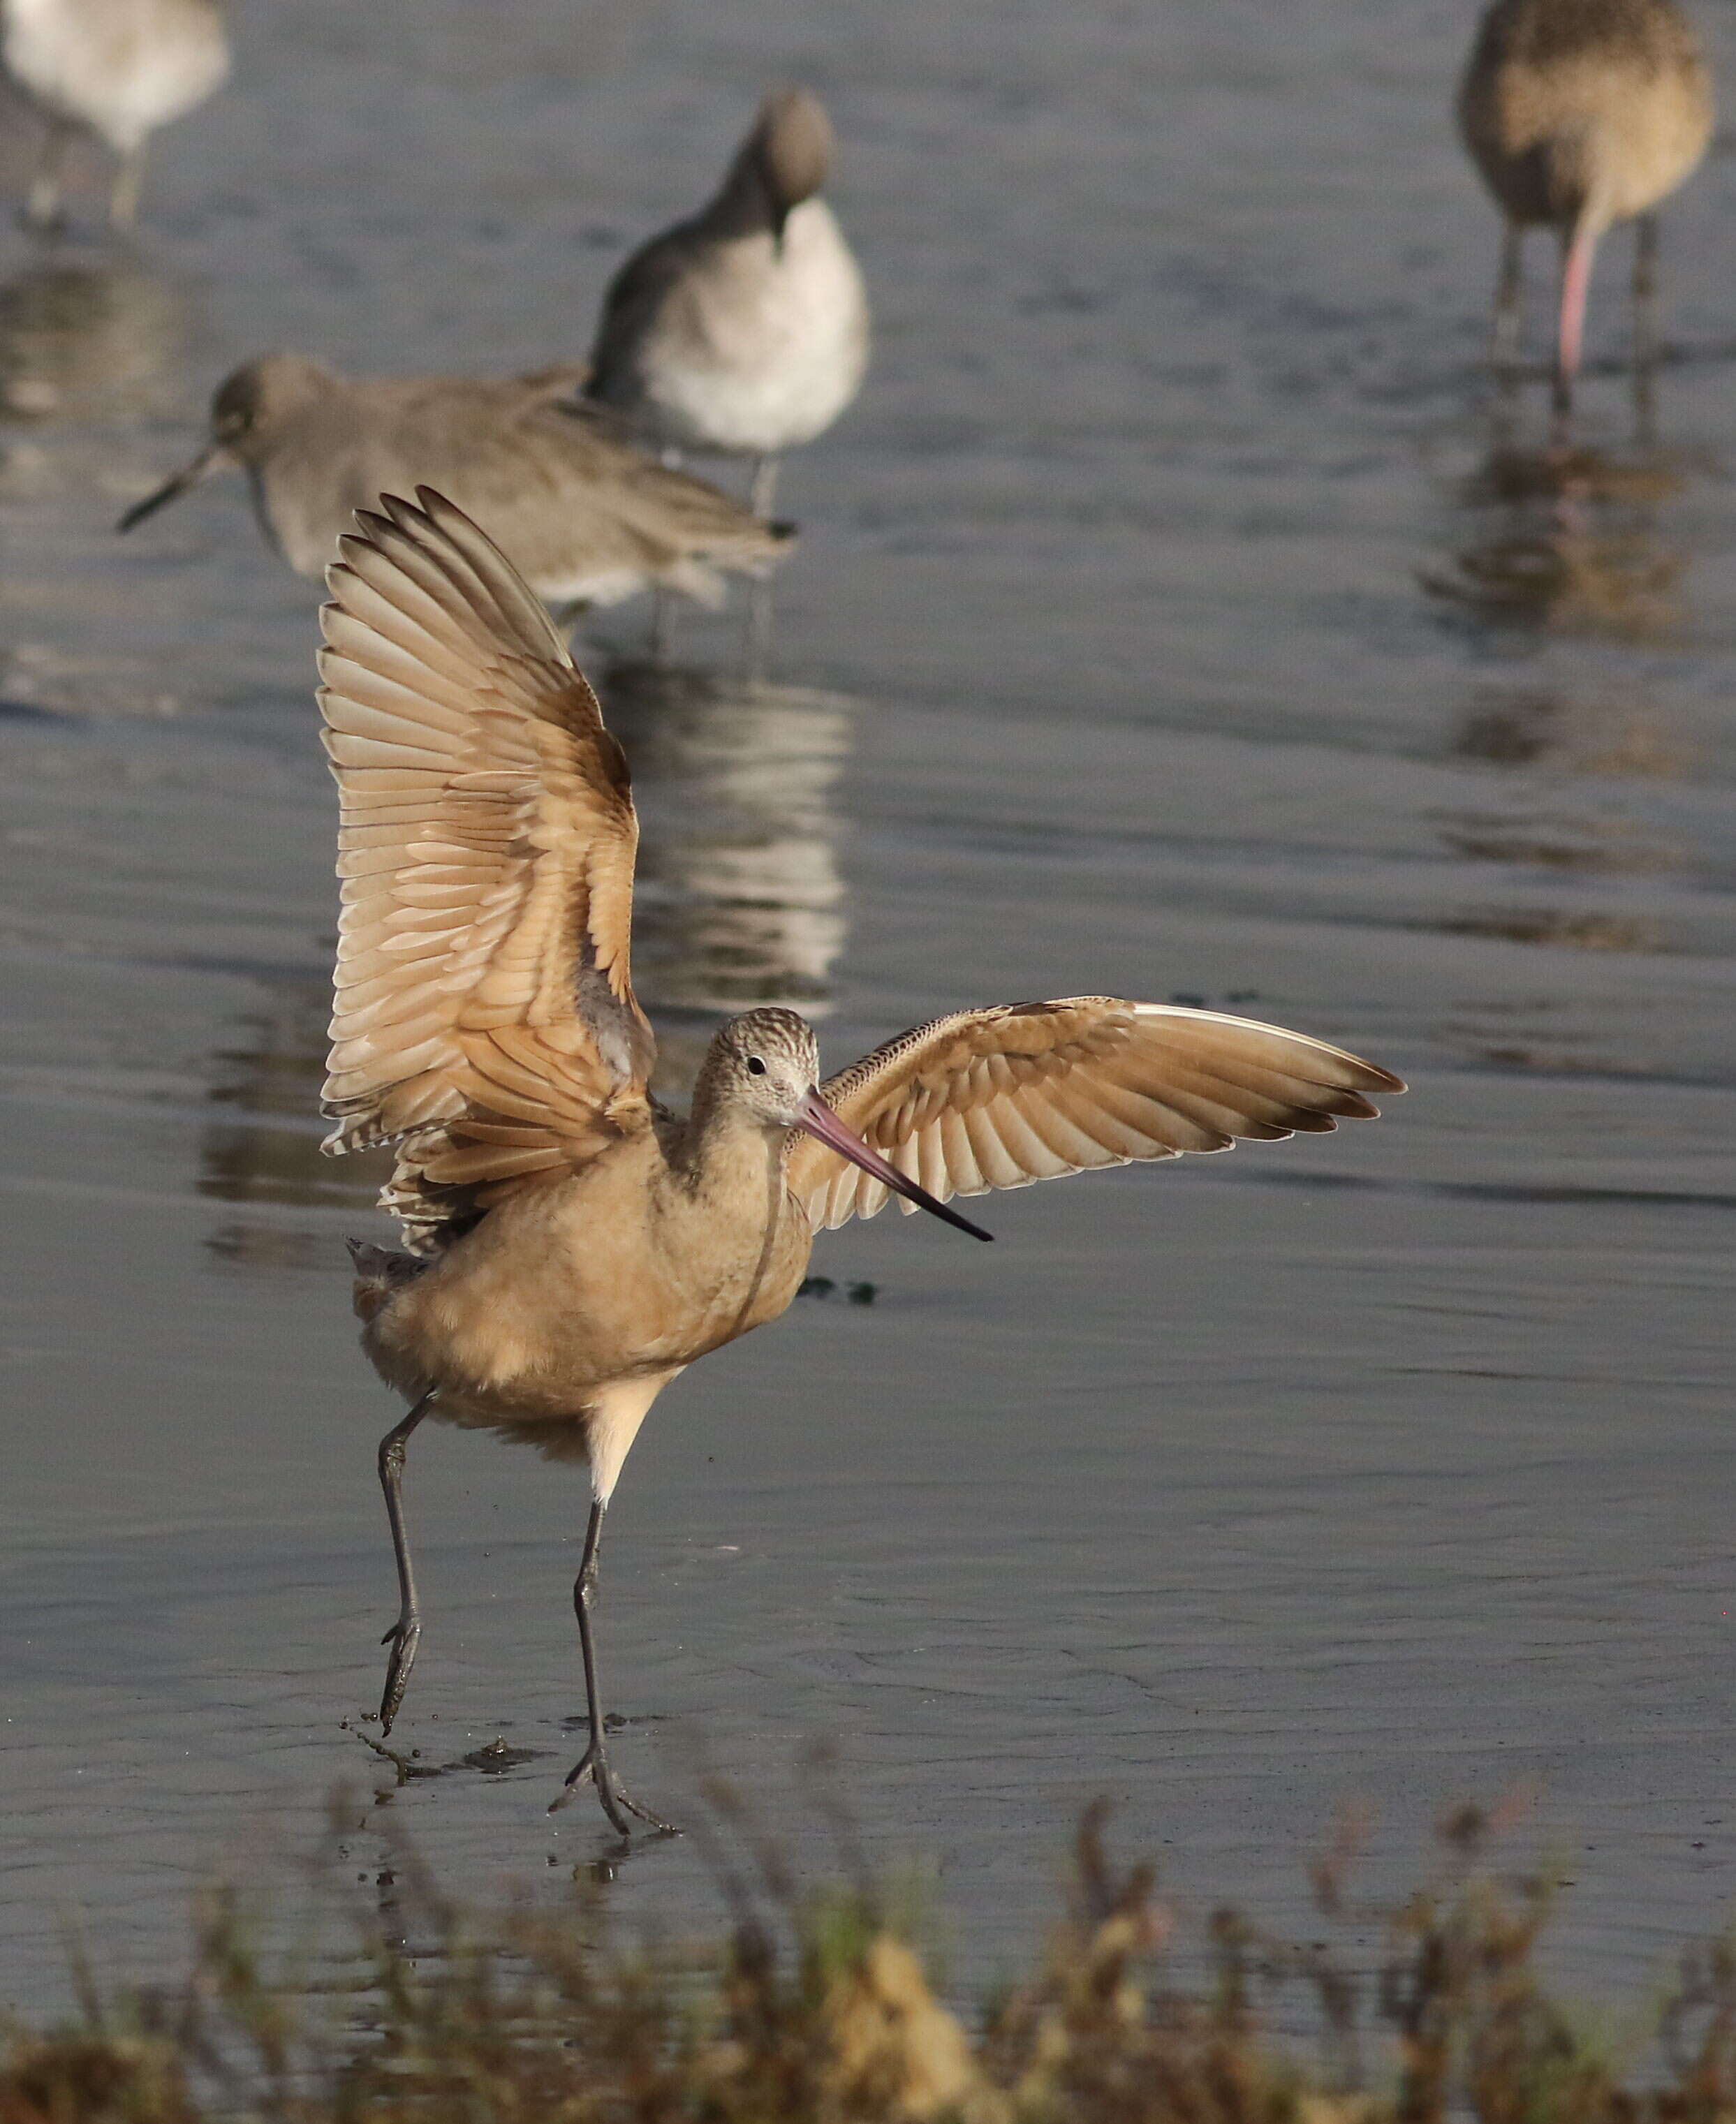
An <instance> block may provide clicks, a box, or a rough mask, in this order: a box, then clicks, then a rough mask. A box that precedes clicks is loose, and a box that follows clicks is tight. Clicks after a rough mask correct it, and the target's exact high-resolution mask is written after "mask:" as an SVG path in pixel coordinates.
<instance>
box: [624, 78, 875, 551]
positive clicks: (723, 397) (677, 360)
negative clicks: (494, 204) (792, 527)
mask: <svg viewBox="0 0 1736 2124" xmlns="http://www.w3.org/2000/svg"><path fill="white" fill-rule="evenodd" d="M832 144H833V143H832V128H831V121H830V119H829V118H828V117H827V116H826V109H825V106H823V105H822V104H821V101H820V100H819V98H818V97H817V96H813V95H812V94H811V93H810V92H808V91H807V89H802V88H789V89H783V90H780V91H779V92H777V93H776V94H774V95H772V96H768V97H767V98H766V100H765V101H764V104H762V105H761V106H760V115H759V116H758V117H757V118H756V119H755V121H754V127H753V130H752V131H751V132H750V134H748V136H747V138H746V139H745V140H744V141H743V142H742V143H741V148H739V150H738V151H737V153H736V157H735V160H734V161H733V162H732V163H731V164H730V166H729V172H728V174H727V176H725V178H724V180H723V183H722V187H721V189H720V190H718V192H717V195H716V197H715V198H713V200H711V201H710V202H709V203H708V204H707V205H706V206H704V207H703V208H702V209H700V211H699V213H698V214H695V215H694V217H693V219H691V220H689V221H682V222H677V223H676V224H675V227H674V228H669V229H666V230H665V231H664V233H662V234H661V236H655V237H652V239H651V241H650V242H648V243H647V244H645V245H644V246H643V247H642V248H641V249H639V250H637V251H635V252H634V253H633V256H632V257H630V258H629V259H628V261H627V262H626V264H625V265H624V266H622V267H621V269H620V270H619V272H618V273H617V274H616V275H615V276H614V280H612V281H611V282H610V284H609V291H608V293H607V294H606V295H605V297H604V298H603V313H602V317H601V318H600V321H599V322H598V325H597V332H596V341H595V345H594V346H593V348H592V350H591V357H590V364H591V374H590V384H589V386H588V388H589V391H590V396H591V397H594V398H595V399H597V400H599V401H600V402H601V403H602V404H604V405H605V406H613V407H614V409H615V410H616V411H618V412H619V413H620V414H622V415H623V416H625V417H626V418H627V419H628V420H629V421H633V423H634V425H636V426H637V427H639V428H640V429H642V430H643V431H644V432H645V433H646V434H647V435H649V436H651V437H652V439H654V440H655V441H656V442H657V443H659V444H662V445H664V446H665V447H666V448H670V449H684V450H701V451H717V452H720V453H723V454H725V455H728V456H732V457H750V458H754V459H755V472H754V481H753V490H752V506H753V508H754V509H755V511H756V512H757V513H758V514H759V515H762V516H764V515H768V514H769V511H770V508H771V502H772V491H773V486H774V482H775V479H776V475H777V459H778V458H779V454H780V453H782V452H783V451H784V450H788V449H795V448H796V447H797V445H798V444H802V443H808V442H812V440H813V439H814V438H815V436H816V435H819V434H821V432H822V431H823V430H825V429H827V428H829V427H830V425H832V423H833V421H835V420H836V419H837V417H838V416H839V415H840V413H841V412H842V411H844V407H845V406H848V405H849V402H850V401H851V400H852V399H853V398H854V397H855V395H856V392H857V391H858V389H859V388H860V385H861V383H862V376H863V370H864V369H865V368H866V367H867V365H868V297H867V295H866V294H865V293H864V291H863V284H862V275H861V273H860V271H859V270H858V267H857V265H856V261H855V259H854V257H853V256H852V255H851V252H850V248H849V245H848V244H847V243H846V242H844V237H843V234H842V233H841V232H840V228H839V227H838V223H837V222H836V221H835V219H834V218H833V214H832V210H831V209H830V207H829V206H828V205H827V204H826V201H825V200H823V199H821V197H820V188H821V186H822V185H823V184H824V183H825V182H826V176H827V174H828V172H829V171H830V168H831V162H832Z"/></svg>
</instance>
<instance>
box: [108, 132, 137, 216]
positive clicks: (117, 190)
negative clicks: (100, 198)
mask: <svg viewBox="0 0 1736 2124" xmlns="http://www.w3.org/2000/svg"><path fill="white" fill-rule="evenodd" d="M143 189H144V149H143V147H142V146H140V147H137V148H129V150H128V151H127V153H125V154H124V155H123V156H122V157H121V158H120V168H119V169H118V170H116V171H115V181H114V184H113V185H112V186H111V188H110V190H109V226H110V228H119V229H129V228H132V227H133V225H134V223H135V222H136V221H137V220H138V219H139V194H140V193H141V192H142V191H143Z"/></svg>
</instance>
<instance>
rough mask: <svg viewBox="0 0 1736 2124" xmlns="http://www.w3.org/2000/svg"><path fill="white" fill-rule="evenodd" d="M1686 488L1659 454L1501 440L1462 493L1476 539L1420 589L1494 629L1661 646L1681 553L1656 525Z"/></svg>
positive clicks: (1674, 604) (1672, 609) (1429, 573)
mask: <svg viewBox="0 0 1736 2124" xmlns="http://www.w3.org/2000/svg"><path fill="white" fill-rule="evenodd" d="M1684 484H1685V482H1684V480H1683V477H1682V472H1681V471H1680V470H1679V469H1678V468H1676V467H1674V466H1672V464H1670V463H1668V462H1667V461H1666V460H1665V459H1664V458H1662V457H1659V456H1656V455H1652V456H1644V455H1642V456H1637V457H1631V458H1630V457H1626V456H1620V457H1618V456H1616V455H1614V454H1609V453H1602V452H1599V451H1597V450H1593V449H1583V448H1581V449H1562V450H1543V451H1531V452H1528V451H1525V450H1522V449H1516V448H1513V446H1511V445H1510V444H1507V443H1505V442H1504V441H1503V442H1498V443H1497V444H1496V446H1495V447H1494V449H1492V450H1491V451H1490V452H1489V455H1488V456H1487V457H1486V458H1484V461H1483V463H1481V465H1480V467H1479V468H1478V469H1477V471H1476V472H1475V473H1474V474H1473V475H1472V477H1470V480H1468V481H1467V482H1465V486H1464V488H1463V491H1462V493H1461V500H1462V503H1463V505H1464V506H1465V509H1466V510H1468V511H1469V512H1470V514H1471V515H1473V517H1474V518H1475V524H1476V533H1475V536H1474V537H1473V538H1471V539H1470V541H1468V542H1467V543H1465V544H1464V545H1462V546H1461V547H1459V548H1458V550H1457V551H1456V552H1455V553H1454V554H1453V556H1452V557H1451V562H1449V563H1448V564H1447V566H1445V567H1435V568H1431V569H1428V570H1425V571H1423V577H1422V581H1423V589H1424V590H1426V591H1427V592H1428V594H1429V595H1430V596H1431V597H1433V598H1435V599H1438V600H1440V601H1441V602H1442V604H1445V605H1448V606H1451V607H1453V608H1456V609H1457V610H1459V611H1460V612H1461V613H1467V614H1469V615H1471V616H1472V617H1474V618H1475V619H1477V620H1478V621H1480V622H1481V623H1484V624H1485V625H1488V626H1491V627H1503V628H1514V629H1527V630H1534V631H1536V632H1564V633H1583V634H1598V635H1604V636H1609V637H1615V638H1616V639H1619V640H1624V641H1664V640H1667V639H1668V638H1669V637H1671V636H1672V635H1673V634H1675V633H1676V632H1678V631H1679V630H1680V628H1681V627H1682V624H1683V622H1684V619H1685V617H1686V614H1685V609H1684V606H1683V604H1682V575H1683V572H1684V571H1685V568H1686V566H1687V555H1686V554H1685V553H1684V552H1682V550H1681V548H1680V547H1677V546H1675V545H1672V543H1670V542H1669V541H1668V540H1667V539H1666V538H1664V537H1663V535H1662V534H1661V532H1660V528H1659V527H1660V519H1661V516H1662V514H1663V507H1664V505H1665V504H1666V503H1668V501H1669V500H1671V499H1672V497H1673V496H1676V495H1677V494H1679V493H1680V492H1681V491H1682V487H1683V486H1684Z"/></svg>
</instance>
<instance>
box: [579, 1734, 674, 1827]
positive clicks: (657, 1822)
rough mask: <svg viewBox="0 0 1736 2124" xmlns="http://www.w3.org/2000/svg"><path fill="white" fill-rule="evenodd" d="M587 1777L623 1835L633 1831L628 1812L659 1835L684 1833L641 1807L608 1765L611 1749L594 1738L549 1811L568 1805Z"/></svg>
mask: <svg viewBox="0 0 1736 2124" xmlns="http://www.w3.org/2000/svg"><path fill="white" fill-rule="evenodd" d="M587 1778H588V1779H590V1782H591V1783H593V1784H594V1785H595V1787H596V1788H597V1797H598V1799H599V1800H600V1802H602V1807H603V1812H604V1813H605V1814H606V1815H607V1816H609V1821H610V1824H611V1825H612V1826H614V1828H616V1829H618V1830H619V1831H620V1833H621V1835H623V1836H631V1835H632V1834H633V1825H632V1823H630V1822H629V1821H628V1820H627V1816H628V1815H629V1814H630V1815H633V1816H635V1817H636V1819H637V1820H638V1821H642V1822H643V1823H644V1824H645V1826H646V1827H647V1829H654V1830H656V1832H657V1834H658V1835H659V1836H679V1835H680V1834H681V1832H680V1830H679V1829H677V1828H676V1826H675V1824H674V1822H672V1821H665V1820H664V1819H663V1817H662V1816H661V1815H660V1814H653V1813H652V1811H651V1809H650V1808H649V1807H641V1806H640V1804H639V1802H637V1800H636V1799H635V1798H634V1797H633V1794H632V1793H629V1792H628V1789H627V1788H626V1786H625V1785H623V1783H621V1781H620V1779H619V1778H618V1777H617V1776H616V1775H615V1774H614V1771H613V1770H612V1769H610V1768H609V1755H608V1752H607V1750H605V1748H604V1746H603V1744H602V1742H601V1741H592V1742H591V1744H590V1746H589V1747H588V1748H587V1749H586V1750H585V1752H584V1754H583V1755H581V1756H580V1758H579V1760H577V1762H576V1763H575V1764H574V1765H573V1766H572V1770H571V1771H570V1772H569V1773H568V1774H567V1782H566V1783H565V1785H563V1786H562V1788H561V1791H560V1793H559V1794H558V1795H557V1797H555V1798H554V1799H553V1800H551V1801H550V1802H549V1803H548V1812H550V1813H551V1814H553V1812H555V1810H556V1809H557V1807H565V1806H566V1804H567V1801H568V1800H570V1799H571V1798H572V1796H573V1794H574V1793H576V1791H577V1790H578V1788H579V1787H580V1786H581V1784H583V1783H585V1781H586V1779H587Z"/></svg>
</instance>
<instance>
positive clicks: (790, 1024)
mask: <svg viewBox="0 0 1736 2124" xmlns="http://www.w3.org/2000/svg"><path fill="white" fill-rule="evenodd" d="M694 1105H695V1109H696V1111H698V1110H699V1109H701V1108H703V1110H704V1111H706V1112H707V1113H708V1114H721V1113H723V1112H729V1113H731V1114H732V1115H734V1116H746V1117H748V1118H750V1119H751V1120H752V1121H757V1122H758V1123H759V1125H760V1127H761V1128H763V1129H764V1130H766V1131H767V1133H768V1134H771V1133H774V1132H780V1131H788V1130H792V1129H801V1130H804V1131H805V1132H806V1133H807V1135H812V1136H817V1137H818V1138H819V1140H820V1141H821V1143H823V1144H826V1147H827V1148H828V1149H831V1150H835V1151H836V1152H837V1154H838V1155H839V1156H840V1158H848V1159H849V1162H850V1163H851V1164H852V1165H859V1166H860V1167H861V1168H862V1170H863V1172H868V1173H872V1174H873V1177H874V1178H875V1179H876V1180H878V1181H880V1182H883V1184H884V1185H885V1186H887V1187H890V1188H891V1189H892V1192H893V1193H894V1194H895V1195H901V1196H903V1197H904V1198H905V1200H906V1201H907V1202H914V1203H915V1204H916V1205H918V1207H919V1208H920V1209H924V1210H929V1212H930V1213H931V1214H932V1215H934V1216H937V1217H939V1218H940V1219H942V1220H943V1222H944V1223H946V1224H956V1225H957V1227H958V1229H959V1230H960V1231H961V1232H968V1233H969V1234H971V1236H972V1238H976V1239H986V1238H992V1236H993V1234H991V1233H989V1232H986V1231H984V1230H983V1229H981V1227H980V1226H979V1225H976V1224H972V1223H971V1222H970V1220H969V1219H968V1218H965V1217H961V1216H960V1215H958V1213H957V1210H949V1209H948V1207H947V1206H946V1205H945V1203H943V1202H937V1201H935V1199H934V1196H932V1195H930V1194H929V1193H928V1192H927V1191H925V1190H924V1189H923V1188H921V1187H918V1186H917V1185H916V1182H915V1181H914V1180H912V1179H911V1178H910V1177H909V1175H908V1174H906V1173H903V1172H899V1170H898V1169H897V1168H896V1166H894V1165H891V1164H889V1163H887V1160H886V1159H885V1158H883V1157H882V1155H881V1154H880V1153H879V1152H878V1151H877V1150H876V1149H874V1148H873V1146H872V1144H867V1143H864V1142H863V1140H862V1138H861V1137H860V1136H859V1135H857V1133H856V1131H855V1130H854V1129H853V1128H852V1127H851V1126H850V1125H849V1123H848V1122H847V1121H844V1120H843V1119H841V1118H840V1116H839V1115H837V1114H835V1112H834V1111H832V1109H831V1108H830V1107H829V1106H828V1105H827V1104H826V1101H825V1100H824V1099H822V1098H821V1096H820V1048H819V1043H818V1042H817V1041H816V1040H815V1038H814V1035H813V1030H812V1027H810V1026H809V1024H808V1023H807V1020H806V1019H805V1018H801V1017H797V1015H796V1013H795V1012H794V1011H793V1010H779V1009H776V1008H769V1009H765V1010H750V1011H744V1012H743V1013H742V1014H741V1017H732V1019H731V1020H730V1021H729V1022H728V1024H727V1025H725V1026H723V1027H720V1028H719V1030H718V1031H717V1033H716V1034H715V1035H714V1036H713V1040H712V1044H711V1052H710V1053H709V1054H708V1055H707V1056H706V1058H705V1066H704V1068H703V1069H702V1070H701V1072H700V1075H699V1093H698V1094H697V1096H696V1098H695V1101H694Z"/></svg>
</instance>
